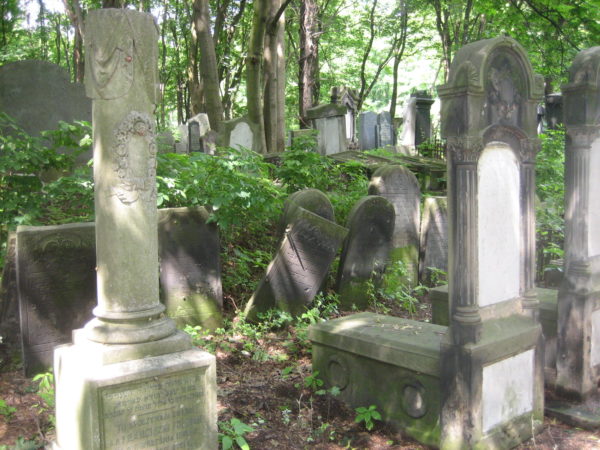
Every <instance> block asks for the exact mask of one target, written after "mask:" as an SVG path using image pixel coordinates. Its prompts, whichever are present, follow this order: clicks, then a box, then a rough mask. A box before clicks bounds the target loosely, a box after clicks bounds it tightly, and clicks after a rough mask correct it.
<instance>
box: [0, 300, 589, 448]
mask: <svg viewBox="0 0 600 450" xmlns="http://www.w3.org/2000/svg"><path fill="white" fill-rule="evenodd" d="M423 309H424V311H421V312H420V313H419V315H420V316H425V315H427V314H428V311H426V308H423ZM295 333H296V330H295V329H287V330H280V331H276V332H267V333H263V334H260V335H259V336H255V337H256V339H255V342H254V344H255V345H250V346H249V345H248V342H249V339H248V336H242V335H239V334H238V335H236V334H235V333H232V334H229V335H227V336H226V337H222V338H220V340H219V341H218V342H215V341H214V340H213V342H212V347H210V348H209V349H210V350H212V351H213V353H215V354H216V356H217V382H218V397H217V398H218V400H217V401H218V413H219V418H218V420H219V426H220V428H221V430H223V429H224V427H223V425H224V423H231V422H230V421H231V419H232V418H237V419H239V420H240V421H241V422H243V423H244V424H246V425H249V426H250V427H252V431H248V432H246V433H245V434H244V433H241V434H243V436H244V438H245V439H246V441H247V442H248V444H249V446H250V448H251V449H304V448H316V449H348V448H354V449H425V448H426V447H424V446H422V445H420V444H418V443H416V442H414V441H412V440H411V439H410V438H408V437H406V436H404V435H402V434H400V433H398V432H395V431H393V430H391V429H389V428H388V427H386V426H385V425H384V424H382V423H381V422H378V421H376V422H375V426H374V428H373V429H372V430H371V431H367V430H366V429H365V426H364V423H356V422H355V418H356V412H355V411H354V410H352V409H350V408H349V407H347V406H346V405H344V404H343V403H342V402H341V401H340V400H338V399H337V398H336V397H334V396H332V395H330V394H322V393H321V394H319V392H317V391H318V390H315V389H314V385H313V386H312V387H311V386H307V385H310V381H311V378H310V377H311V375H312V369H311V360H310V349H309V347H308V346H307V345H304V346H303V345H302V344H301V342H302V338H301V337H300V336H296V335H295ZM210 339H211V338H207V340H205V341H204V343H210V342H211V341H210ZM2 350H3V355H2V356H3V358H2V360H3V361H5V362H6V361H10V363H8V364H5V365H4V367H3V368H1V369H0V370H1V372H0V399H2V400H4V402H5V403H6V404H5V405H2V404H1V402H0V450H1V449H7V448H8V449H13V448H14V449H36V448H42V447H43V446H44V445H45V444H48V443H49V442H51V441H52V440H53V439H54V428H53V425H52V420H53V415H52V414H53V410H52V408H51V407H49V406H48V405H46V404H45V403H44V401H43V400H42V399H41V398H40V397H39V396H38V394H37V393H36V391H37V386H38V383H37V382H34V381H32V379H28V378H25V377H24V376H23V375H22V371H21V370H20V368H19V367H18V362H15V361H16V360H17V359H18V358H15V357H14V356H13V357H12V358H7V356H9V352H11V351H14V349H10V348H8V346H7V345H5V344H4V345H3V347H2ZM307 380H308V382H307ZM365 406H368V405H365ZM544 425H545V427H544V430H543V432H542V433H540V434H538V435H537V436H535V438H533V439H531V440H529V441H528V442H526V443H524V444H522V445H521V446H519V447H518V448H519V449H573V450H575V449H577V450H582V449H599V448H600V430H597V431H596V432H590V431H585V430H581V429H578V428H573V427H570V426H567V425H565V424H562V423H560V422H558V421H556V420H555V419H551V418H546V419H545V423H544Z"/></svg>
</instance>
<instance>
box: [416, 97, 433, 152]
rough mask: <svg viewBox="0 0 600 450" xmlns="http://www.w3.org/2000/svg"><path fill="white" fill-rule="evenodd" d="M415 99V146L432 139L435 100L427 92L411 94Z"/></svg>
mask: <svg viewBox="0 0 600 450" xmlns="http://www.w3.org/2000/svg"><path fill="white" fill-rule="evenodd" d="M411 96H412V97H415V98H416V100H415V143H414V145H415V146H418V145H421V144H422V143H423V142H427V141H428V140H429V139H431V105H433V102H434V101H435V100H433V99H432V98H431V95H429V93H428V92H427V91H417V92H415V93H413V94H411Z"/></svg>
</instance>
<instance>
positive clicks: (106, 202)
mask: <svg viewBox="0 0 600 450" xmlns="http://www.w3.org/2000/svg"><path fill="white" fill-rule="evenodd" d="M85 29H86V42H85V44H86V49H85V50H86V51H85V55H86V64H85V66H86V75H85V82H86V92H87V94H88V95H89V96H90V97H92V98H93V100H94V101H93V110H94V114H93V129H94V183H95V212H96V267H97V285H98V290H97V298H98V306H97V307H96V308H94V316H95V318H94V319H92V320H91V321H90V322H88V323H87V324H86V326H85V327H84V328H83V329H80V330H76V331H74V333H73V344H72V345H66V346H62V347H58V348H57V349H56V351H55V358H54V360H55V365H54V372H55V377H56V439H57V442H56V443H55V448H63V449H69V450H71V449H72V450H83V449H85V450H96V449H105V448H176V447H179V448H215V449H216V448H217V424H216V421H217V412H216V370H215V358H214V356H212V355H210V354H208V353H206V352H203V351H200V350H199V349H197V348H195V347H194V346H193V345H192V343H191V340H190V338H189V336H187V335H186V334H185V333H183V332H180V331H176V327H175V323H174V322H173V321H172V320H171V319H169V318H168V317H166V316H165V315H164V311H165V307H164V306H163V305H161V304H160V302H159V283H158V267H159V265H158V226H157V210H156V172H155V171H156V151H157V150H156V145H155V131H154V119H153V116H152V113H153V111H154V105H155V103H156V99H157V92H158V90H157V84H158V71H157V55H158V51H157V45H156V42H157V40H158V36H157V30H156V25H155V23H154V19H153V18H152V16H151V15H150V14H146V13H141V12H137V11H133V10H128V9H111V8H109V9H101V10H95V11H89V12H88V14H87V18H86V23H85ZM106 30H110V33H107V32H106ZM107 55H108V56H107ZM107 68H110V69H112V70H107Z"/></svg>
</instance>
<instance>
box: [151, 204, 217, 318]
mask: <svg viewBox="0 0 600 450" xmlns="http://www.w3.org/2000/svg"><path fill="white" fill-rule="evenodd" d="M208 216H209V213H208V211H207V210H206V209H205V208H203V207H198V208H170V209H161V210H159V212H158V237H159V240H158V246H159V258H160V284H161V293H162V302H163V303H164V304H165V306H166V307H167V311H166V312H167V315H168V316H169V317H171V318H172V319H173V320H175V322H176V323H177V325H178V326H180V327H183V326H185V325H192V326H194V325H201V326H202V327H203V328H206V329H209V330H214V329H216V328H218V327H220V326H221V325H222V309H223V291H222V287H221V265H220V259H219V252H220V246H219V231H218V229H217V226H216V224H214V223H208V222H207V220H208Z"/></svg>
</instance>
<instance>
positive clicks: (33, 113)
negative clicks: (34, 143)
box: [0, 60, 92, 165]
mask: <svg viewBox="0 0 600 450" xmlns="http://www.w3.org/2000/svg"><path fill="white" fill-rule="evenodd" d="M0 111H2V112H5V113H7V114H8V115H9V116H11V117H12V118H13V119H15V121H16V123H17V124H18V125H19V126H20V127H21V128H23V130H25V132H27V133H28V134H29V135H31V136H40V135H41V132H42V131H45V130H54V129H56V128H58V123H59V121H63V122H73V121H76V120H85V121H88V122H89V121H91V120H92V103H91V101H90V99H89V98H87V97H86V96H85V92H84V88H83V86H82V85H81V84H78V83H71V82H70V80H69V73H68V72H67V70H66V69H65V68H63V67H60V66H57V65H56V64H52V63H50V62H47V61H32V60H30V61H17V62H12V63H7V64H4V65H3V66H1V67H0ZM91 157H92V153H91V151H90V152H86V153H83V154H81V155H78V156H77V163H78V164H81V165H84V164H87V162H88V161H89V160H90V158H91Z"/></svg>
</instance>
